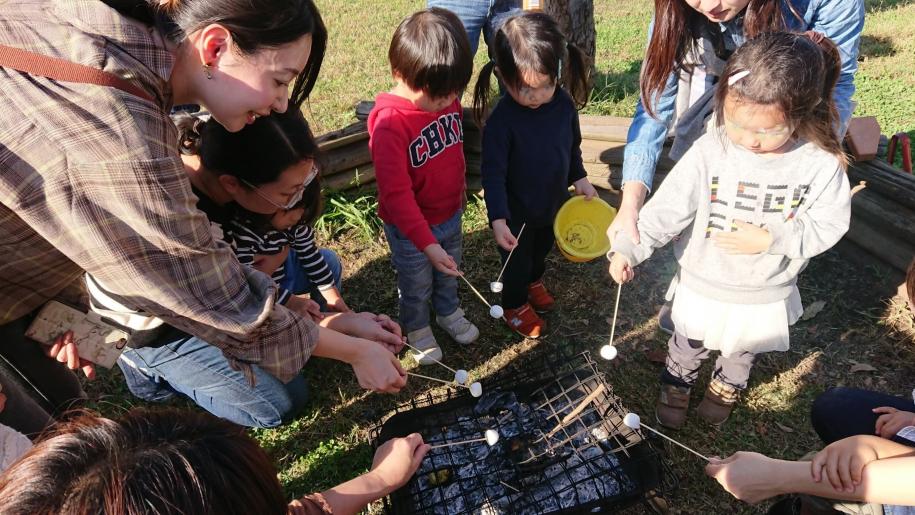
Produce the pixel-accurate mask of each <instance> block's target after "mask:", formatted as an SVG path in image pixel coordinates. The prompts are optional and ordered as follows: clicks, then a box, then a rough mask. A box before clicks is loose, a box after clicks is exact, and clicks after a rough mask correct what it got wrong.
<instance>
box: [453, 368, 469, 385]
mask: <svg viewBox="0 0 915 515" xmlns="http://www.w3.org/2000/svg"><path fill="white" fill-rule="evenodd" d="M468 377H470V374H468V373H467V371H466V370H464V369H460V370H458V371H456V372H455V373H454V382H455V383H457V384H464V383H466V382H467V378H468Z"/></svg>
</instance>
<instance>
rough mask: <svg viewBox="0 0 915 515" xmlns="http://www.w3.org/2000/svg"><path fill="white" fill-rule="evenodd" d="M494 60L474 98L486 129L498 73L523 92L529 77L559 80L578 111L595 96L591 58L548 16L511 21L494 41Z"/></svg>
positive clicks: (530, 13) (517, 17)
mask: <svg viewBox="0 0 915 515" xmlns="http://www.w3.org/2000/svg"><path fill="white" fill-rule="evenodd" d="M489 53H490V55H491V56H492V60H491V61H490V62H489V63H487V64H486V65H485V66H483V68H482V69H481V70H480V75H479V78H478V79H477V84H476V87H475V88H474V95H473V115H474V119H475V120H476V121H477V124H478V125H480V126H482V125H483V121H484V119H485V118H486V115H487V113H488V112H489V101H490V95H491V91H490V81H491V79H492V74H493V71H494V70H497V74H498V76H499V79H500V80H501V81H502V82H503V83H504V84H505V85H507V86H509V87H512V88H515V89H520V88H521V87H522V85H523V83H524V74H525V73H531V72H533V73H540V74H543V75H546V76H548V77H552V78H553V79H554V80H556V83H557V86H559V87H562V88H564V89H566V91H568V93H569V95H570V96H571V97H572V100H573V101H574V102H575V105H576V107H578V108H579V109H581V108H582V107H584V106H585V105H586V104H587V103H588V96H589V95H590V92H591V62H590V59H589V58H588V56H587V54H585V53H584V52H583V51H582V50H581V49H580V48H578V47H577V46H575V45H573V44H572V43H570V42H569V41H568V40H567V39H566V37H565V35H564V34H563V33H562V31H561V30H560V29H559V25H558V24H557V23H556V21H555V20H554V19H553V18H552V17H551V16H550V15H548V14H546V13H543V12H539V11H525V12H524V13H522V14H518V15H515V16H512V17H510V18H509V19H508V20H506V21H505V23H503V24H502V25H501V26H500V27H499V28H498V29H497V30H496V33H495V34H494V35H493V37H492V41H491V43H490V47H489Z"/></svg>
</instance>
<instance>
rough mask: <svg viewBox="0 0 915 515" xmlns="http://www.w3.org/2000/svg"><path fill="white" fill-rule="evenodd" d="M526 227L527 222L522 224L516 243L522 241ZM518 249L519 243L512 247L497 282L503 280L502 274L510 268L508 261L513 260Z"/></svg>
mask: <svg viewBox="0 0 915 515" xmlns="http://www.w3.org/2000/svg"><path fill="white" fill-rule="evenodd" d="M526 225H527V222H524V223H523V224H521V230H519V231H518V236H517V237H515V241H516V242H517V240H520V239H521V234H522V233H523V232H524V227H525V226H526ZM516 248H518V244H517V243H515V246H514V247H512V249H511V250H510V251H508V257H506V258H505V263H504V264H502V270H499V278H498V279H496V282H499V281H501V280H502V274H504V273H505V268H506V267H507V266H508V260H509V259H511V258H512V254H513V253H514V252H515V249H516Z"/></svg>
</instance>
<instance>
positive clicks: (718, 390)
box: [696, 379, 740, 426]
mask: <svg viewBox="0 0 915 515" xmlns="http://www.w3.org/2000/svg"><path fill="white" fill-rule="evenodd" d="M739 397H740V390H738V389H737V388H734V387H733V386H731V385H728V384H725V383H722V382H721V381H718V380H717V379H712V382H711V383H709V385H708V390H706V391H705V397H703V398H702V402H700V403H699V408H698V409H697V410H696V411H697V412H698V414H699V417H700V418H701V419H702V420H705V421H706V422H708V423H709V424H712V425H715V426H720V425H721V424H724V421H725V420H727V419H728V417H729V416H730V415H731V411H733V410H734V404H736V403H737V400H738V399H739Z"/></svg>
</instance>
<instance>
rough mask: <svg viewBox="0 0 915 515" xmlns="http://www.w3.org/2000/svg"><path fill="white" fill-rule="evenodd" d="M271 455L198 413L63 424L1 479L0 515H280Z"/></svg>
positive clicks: (240, 431)
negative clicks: (0, 514)
mask: <svg viewBox="0 0 915 515" xmlns="http://www.w3.org/2000/svg"><path fill="white" fill-rule="evenodd" d="M286 510H287V507H286V499H285V495H284V494H283V490H282V487H281V486H280V483H279V481H278V480H277V478H276V468H275V467H274V466H273V463H272V462H271V461H270V458H269V457H268V456H267V453H265V452H264V450H263V449H261V448H260V446H259V445H258V444H257V442H255V441H254V439H253V438H251V437H250V436H248V435H247V434H246V433H245V430H244V428H242V427H239V426H237V425H235V424H232V423H230V422H227V421H225V420H221V419H219V418H216V417H214V416H212V415H210V414H208V413H201V412H199V411H183V410H177V409H164V410H155V411H153V410H148V409H142V408H135V409H133V410H131V411H129V412H128V413H126V414H125V415H123V416H121V417H119V418H118V419H115V420H110V419H105V418H102V417H99V416H97V415H93V414H85V415H83V416H81V417H78V418H76V419H74V420H72V421H69V422H65V423H60V424H58V425H57V426H55V427H54V428H53V429H52V430H51V432H50V433H48V434H45V435H43V436H42V437H41V439H40V441H39V442H37V443H36V444H35V446H34V447H32V449H31V450H29V451H28V452H27V453H26V454H25V455H23V456H22V457H21V458H20V459H19V460H18V461H17V462H16V463H14V464H13V465H12V466H11V467H10V468H9V469H7V470H6V472H4V474H3V475H2V476H0V513H4V514H7V515H45V514H48V515H50V514H57V513H108V514H113V515H115V514H116V515H140V514H149V513H159V514H164V513H181V514H185V515H204V514H209V513H258V514H261V513H262V514H265V515H269V514H276V515H284V514H285V513H286Z"/></svg>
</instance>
